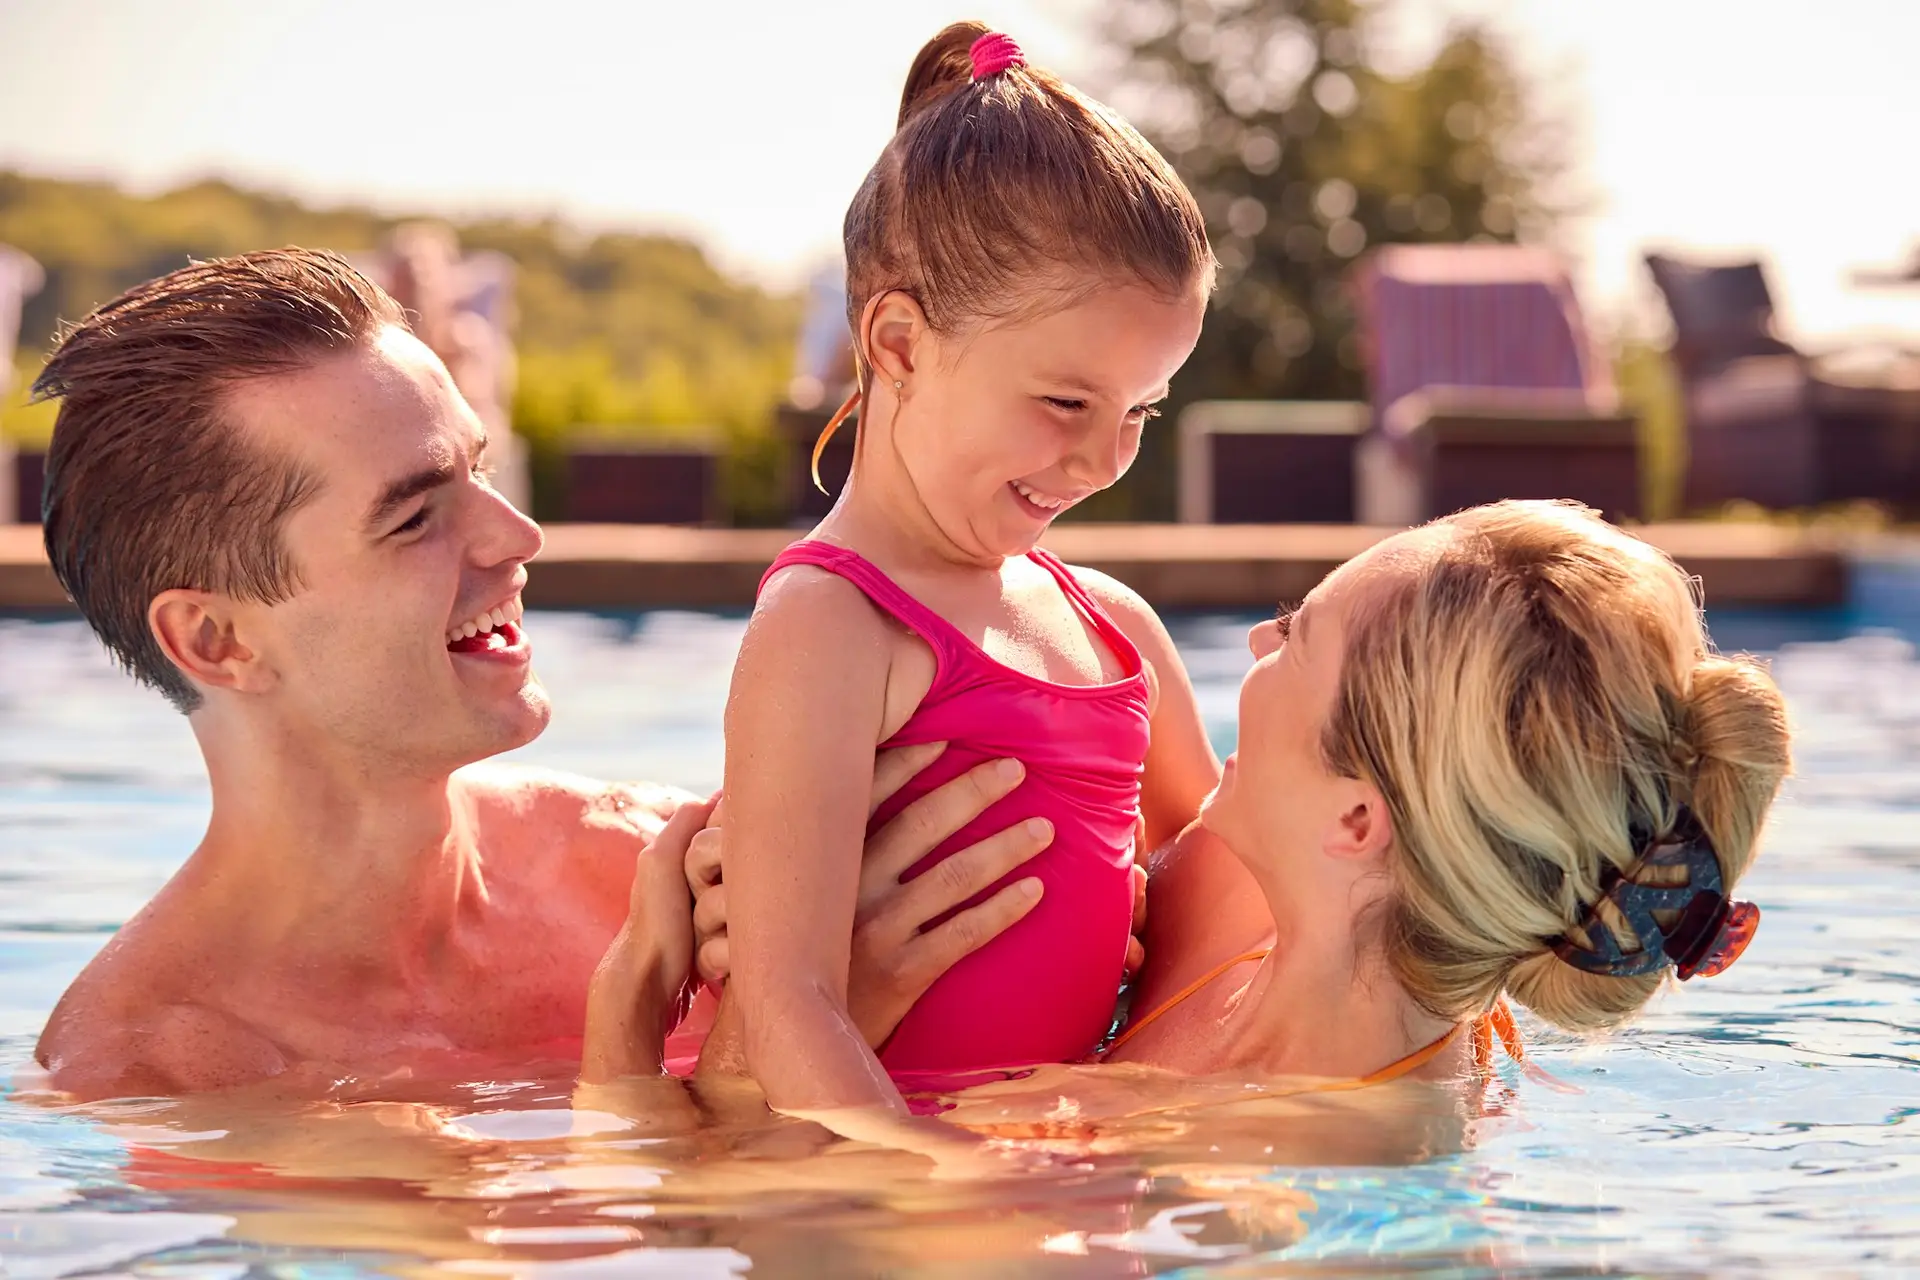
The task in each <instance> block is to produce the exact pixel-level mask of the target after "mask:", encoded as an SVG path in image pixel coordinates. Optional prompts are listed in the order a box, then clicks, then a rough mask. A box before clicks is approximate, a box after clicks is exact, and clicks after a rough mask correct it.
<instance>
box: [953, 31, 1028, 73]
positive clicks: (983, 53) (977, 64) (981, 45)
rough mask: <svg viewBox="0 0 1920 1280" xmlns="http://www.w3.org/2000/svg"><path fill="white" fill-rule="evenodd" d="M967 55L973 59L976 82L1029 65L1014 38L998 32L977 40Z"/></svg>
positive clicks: (988, 33)
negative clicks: (1013, 68) (1008, 69)
mask: <svg viewBox="0 0 1920 1280" xmlns="http://www.w3.org/2000/svg"><path fill="white" fill-rule="evenodd" d="M967 54H968V56H969V57H971V58H972V59H973V78H974V79H975V80H976V81H978V80H985V79H987V78H988V77H990V76H997V75H999V74H1000V73H1001V72H1002V71H1005V70H1006V69H1007V68H1008V67H1024V66H1026V65H1027V55H1026V54H1024V53H1022V52H1020V46H1019V45H1017V44H1015V43H1014V42H1013V37H1012V36H1003V35H1001V34H1000V33H999V32H998V31H989V32H987V34H985V35H983V36H981V37H980V38H979V39H978V40H975V41H974V42H973V47H972V48H970V49H968V50H967Z"/></svg>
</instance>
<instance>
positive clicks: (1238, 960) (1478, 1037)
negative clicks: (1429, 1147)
mask: <svg viewBox="0 0 1920 1280" xmlns="http://www.w3.org/2000/svg"><path fill="white" fill-rule="evenodd" d="M1272 951H1273V948H1272V947H1261V948H1260V949H1259V950H1257V951H1247V952H1242V953H1241V954H1240V955H1237V956H1235V957H1233V959H1231V960H1227V961H1224V962H1222V963H1220V964H1217V965H1215V966H1214V967H1213V968H1211V969H1209V970H1207V971H1206V972H1205V973H1203V974H1201V975H1200V976H1199V977H1198V978H1195V979H1194V980H1193V981H1192V982H1189V983H1188V984H1187V985H1186V986H1184V987H1182V988H1181V989H1180V990H1179V991H1178V992H1176V993H1174V995H1173V997H1172V998H1171V999H1169V1000H1165V1001H1162V1002H1161V1003H1160V1004H1159V1005H1158V1006H1156V1007H1155V1008H1153V1009H1149V1010H1148V1011H1147V1012H1146V1013H1144V1014H1141V1015H1140V1016H1139V1017H1138V1018H1135V1019H1134V1020H1133V1021H1132V1022H1130V1023H1129V1024H1128V1025H1127V1029H1126V1030H1124V1031H1122V1032H1121V1033H1120V1034H1119V1035H1118V1036H1116V1037H1115V1038H1114V1041H1113V1043H1112V1044H1110V1045H1108V1046H1107V1049H1106V1052H1107V1053H1112V1052H1113V1051H1114V1050H1115V1049H1118V1048H1119V1047H1120V1046H1121V1045H1123V1044H1125V1043H1126V1042H1127V1041H1129V1040H1131V1039H1133V1038H1134V1036H1136V1035H1138V1034H1139V1033H1140V1032H1142V1031H1144V1030H1146V1029H1147V1027H1148V1026H1150V1025H1152V1024H1153V1022H1154V1021H1155V1020H1156V1019H1158V1018H1159V1017H1160V1016H1161V1015H1162V1014H1164V1013H1167V1012H1168V1011H1170V1010H1171V1009H1172V1008H1173V1007H1174V1006H1175V1005H1178V1004H1179V1003H1181V1002H1182V1001H1184V1000H1186V999H1188V998H1190V997H1191V996H1192V995H1193V994H1194V993H1195V992H1197V991H1199V990H1200V989H1201V988H1202V987H1204V986H1206V985H1207V984H1208V983H1209V982H1212V981H1213V980H1214V979H1215V978H1218V977H1220V976H1221V975H1222V974H1224V973H1226V972H1227V971H1228V970H1229V969H1232V968H1233V967H1234V966H1236V965H1242V964H1246V963H1247V962H1248V961H1251V960H1265V959H1266V958H1267V956H1269V955H1270V954H1272ZM1467 1028H1471V1030H1472V1035H1473V1065H1474V1068H1475V1069H1476V1070H1478V1071H1481V1072H1485V1071H1488V1070H1490V1069H1492V1067H1493V1042H1494V1041H1495V1040H1496V1039H1497V1040H1499V1042H1500V1047H1501V1048H1503V1049H1505V1050H1506V1051H1507V1056H1508V1057H1509V1058H1512V1059H1513V1060H1514V1061H1515V1062H1517V1063H1519V1064H1520V1065H1521V1066H1523V1067H1531V1066H1532V1064H1531V1063H1529V1062H1528V1061H1527V1050H1526V1046H1525V1045H1524V1044H1522V1043H1521V1041H1520V1028H1519V1027H1517V1026H1515V1025H1514V1021H1513V1010H1512V1009H1511V1008H1510V1007H1508V1005H1507V998H1506V997H1505V996H1502V997H1500V999H1499V1000H1498V1001H1497V1002H1495V1004H1494V1006H1493V1008H1492V1009H1490V1010H1488V1011H1487V1012H1486V1013H1483V1014H1481V1015H1480V1016H1479V1017H1477V1018H1475V1019H1474V1020H1473V1021H1472V1022H1461V1023H1456V1024H1455V1025H1454V1026H1453V1027H1452V1028H1451V1029H1450V1030H1448V1032H1447V1033H1446V1034H1445V1035H1443V1036H1441V1037H1440V1038H1439V1039H1438V1040H1435V1041H1434V1042H1433V1043H1432V1044H1430V1045H1427V1046H1425V1047H1424V1048H1420V1049H1415V1050H1414V1051H1413V1052H1412V1053H1410V1054H1408V1055H1407V1056H1406V1057H1404V1058H1401V1059H1400V1060H1399V1061H1397V1062H1392V1063H1389V1064H1387V1065H1386V1066H1384V1067H1382V1068H1380V1069H1379V1070H1378V1071H1374V1072H1369V1073H1368V1074H1367V1075H1364V1076H1361V1077H1360V1078H1359V1079H1357V1080H1341V1081H1336V1082H1333V1083H1330V1084H1328V1085H1326V1086H1325V1088H1327V1089H1330V1090H1331V1089H1359V1088H1364V1087H1365V1086H1367V1085H1373V1084H1385V1083H1386V1082H1387V1081H1389V1080H1398V1079H1399V1078H1400V1077H1401V1076H1404V1075H1409V1074H1411V1073H1412V1072H1415V1071H1418V1070H1419V1069H1420V1068H1421V1067H1424V1066H1426V1065H1427V1064H1428V1063H1429V1062H1432V1061H1433V1060H1434V1059H1435V1058H1437V1057H1439V1056H1440V1055H1441V1054H1442V1053H1444V1052H1445V1051H1446V1048H1447V1046H1448V1045H1450V1044H1452V1043H1453V1041H1454V1039H1455V1037H1457V1036H1458V1035H1459V1034H1460V1032H1461V1031H1462V1030H1463V1029H1467ZM1103 1056H1104V1055H1103ZM1542 1074H1544V1073H1542Z"/></svg>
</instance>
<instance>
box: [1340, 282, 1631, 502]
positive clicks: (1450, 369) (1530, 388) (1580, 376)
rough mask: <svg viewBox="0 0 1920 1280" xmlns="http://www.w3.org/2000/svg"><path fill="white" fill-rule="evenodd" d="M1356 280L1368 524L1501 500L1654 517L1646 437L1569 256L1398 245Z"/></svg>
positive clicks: (1362, 492)
mask: <svg viewBox="0 0 1920 1280" xmlns="http://www.w3.org/2000/svg"><path fill="white" fill-rule="evenodd" d="M1353 283H1354V292H1355V295H1356V299H1357V302H1358V309H1359V320H1360V332H1361V335H1362V338H1363V341H1364V352H1365V356H1366V360H1367V368H1368V373H1369V378H1370V391H1371V403H1372V409H1373V415H1372V423H1371V429H1370V431H1369V432H1368V434H1367V436H1366V438H1365V439H1364V440H1363V441H1361V443H1360V447H1359V450H1358V453H1357V456H1356V462H1355V470H1356V475H1357V480H1358V489H1359V501H1358V506H1359V517H1360V519H1361V520H1362V521H1363V522H1365V523H1369V524H1396V525H1397V524H1412V523H1417V522H1419V521H1422V520H1429V519H1432V518H1434V517H1436V516H1441V515H1445V514H1447V513H1449V512H1452V511H1457V510H1459V509H1461V508H1463V507H1470V506H1475V505H1477V504H1479V503H1482V502H1492V501H1496V500H1498V499H1501V498H1574V499H1578V500H1579V501H1582V502H1585V503H1587V504H1588V505H1590V506H1593V507H1595V508H1597V509H1599V510H1600V511H1602V512H1604V513H1605V514H1606V515H1607V516H1608V517H1609V518H1610V519H1621V518H1627V517H1634V516H1638V515H1639V514H1640V510H1641V484H1640V458H1639V439H1638V427H1637V425H1636V423H1635V421H1634V419H1633V417H1632V416H1631V415H1630V414H1627V413H1624V412H1622V411H1621V409H1620V404H1619V397H1618V395H1617V393H1616V391H1615V388H1614V384H1613V378H1612V375H1611V372H1610V371H1609V369H1608V367H1607V365H1606V363H1605V361H1604V360H1601V359H1599V358H1597V357H1596V356H1595V354H1594V353H1593V351H1592V350H1591V348H1590V345H1589V342H1588V336H1587V332H1586V328H1585V325H1584V324H1583V323H1582V321H1581V317H1580V309H1579V305H1578V303H1577V301H1576V300H1575V297H1574V293H1573V286H1572V282H1571V280H1570V279H1569V278H1568V275H1567V270H1566V266H1565V264H1564V263H1563V262H1562V261H1561V259H1560V258H1559V257H1558V255H1556V254H1553V253H1551V252H1548V251H1546V250H1543V249H1534V248H1527V247H1523V246H1519V245H1497V244H1487V245H1475V244H1468V245H1389V246H1386V247H1384V248H1382V249H1379V250H1376V251H1375V252H1374V253H1372V254H1371V255H1369V256H1368V257H1367V258H1366V259H1365V260H1364V261H1363V262H1362V264H1361V266H1360V267H1359V268H1358V270H1357V271H1356V273H1355V277H1354V282H1353Z"/></svg>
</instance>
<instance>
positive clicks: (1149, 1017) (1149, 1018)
mask: <svg viewBox="0 0 1920 1280" xmlns="http://www.w3.org/2000/svg"><path fill="white" fill-rule="evenodd" d="M1272 950H1273V948H1272V947H1261V948H1260V949H1259V950H1258V951H1247V952H1243V953H1242V954H1240V955H1237V956H1235V957H1234V958H1233V959H1231V960H1228V961H1226V962H1225V963H1224V964H1218V965H1215V966H1214V967H1213V968H1211V969H1209V970H1207V971H1206V972H1205V973H1203V974H1201V975H1200V976H1199V977H1198V978H1195V979H1194V980H1193V981H1192V982H1189V983H1188V984H1187V985H1186V986H1184V987H1182V988H1180V990H1179V991H1178V992H1176V993H1175V994H1174V997H1173V998H1172V999H1171V1000H1167V1001H1164V1002H1162V1003H1161V1004H1160V1006H1159V1007H1158V1008H1155V1009H1149V1010H1148V1011H1147V1012H1146V1013H1143V1014H1141V1015H1140V1016H1139V1017H1137V1018H1135V1019H1134V1020H1133V1021H1132V1022H1131V1023H1130V1024H1128V1026H1127V1029H1126V1030H1125V1031H1122V1032H1121V1033H1120V1034H1119V1035H1118V1036H1116V1037H1115V1038H1114V1041H1113V1043H1112V1044H1110V1045H1108V1046H1107V1048H1106V1052H1107V1053H1112V1052H1113V1051H1114V1050H1115V1049H1118V1048H1119V1047H1120V1046H1121V1045H1123V1044H1125V1043H1126V1042H1127V1041H1129V1040H1131V1039H1133V1038H1134V1037H1135V1036H1137V1035H1139V1034H1140V1033H1141V1032H1142V1031H1145V1030H1146V1029H1147V1028H1148V1027H1149V1026H1151V1025H1153V1022H1154V1020H1155V1019H1157V1018H1158V1017H1159V1016H1160V1015H1161V1014H1163V1013H1166V1012H1167V1011H1168V1010H1170V1009H1172V1008H1173V1007H1174V1006H1175V1005H1177V1004H1179V1003H1180V1002H1181V1001H1183V1000H1185V999H1187V998H1188V997H1189V996H1191V995H1192V994H1193V993H1194V992H1196V991H1198V990H1200V988H1202V987H1204V986H1206V985H1207V984H1208V983H1209V982H1212V981H1213V980H1214V979H1215V978H1217V977H1219V976H1220V975H1221V974H1223V973H1225V972H1226V971H1227V970H1229V969H1231V968H1233V967H1234V966H1235V965H1241V964H1246V963H1247V962H1248V961H1249V960H1265V959H1266V958H1267V955H1268V954H1269V953H1270V952H1271V951H1272ZM1102 1056H1105V1055H1104V1054H1103V1055H1102Z"/></svg>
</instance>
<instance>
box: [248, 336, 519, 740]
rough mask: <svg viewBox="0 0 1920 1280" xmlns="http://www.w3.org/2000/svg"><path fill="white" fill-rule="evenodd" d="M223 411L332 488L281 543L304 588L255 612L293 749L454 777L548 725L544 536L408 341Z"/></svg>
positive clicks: (305, 374)
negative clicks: (530, 639) (524, 622)
mask: <svg viewBox="0 0 1920 1280" xmlns="http://www.w3.org/2000/svg"><path fill="white" fill-rule="evenodd" d="M227 407H228V410H229V412H230V413H231V414H232V415H233V416H234V418H235V419H236V420H237V421H238V423H239V424H240V426H241V428H242V429H243V430H244V431H246V432H248V433H250V434H251V435H252V436H253V438H255V439H257V440H258V441H259V442H260V443H261V444H262V445H263V446H265V447H266V448H269V449H272V450H275V451H277V452H279V453H281V454H283V455H286V456H291V457H294V458H297V459H298V460H299V461H300V462H301V464H302V465H304V466H305V467H307V468H308V469H310V470H311V471H312V472H313V473H314V474H316V475H317V476H319V477H320V479H321V488H320V491H319V494H318V496H316V497H315V498H313V499H312V500H311V501H309V502H308V503H306V504H305V505H304V506H302V507H301V508H300V509H299V510H298V511H296V512H294V513H293V514H292V515H291V516H289V517H288V518H287V520H286V522H285V524H284V525H283V527H282V536H283V538H284V539H285V545H286V548H287V551H288V553H289V554H290V556H291V558H292V561H293V564H294V565H295V567H296V570H297V572H298V574H299V577H300V580H301V584H302V585H301V588H300V590H298V591H297V592H296V593H295V594H294V595H293V597H292V598H291V599H289V600H286V601H284V602H282V603H280V604H276V605H272V606H254V607H249V608H247V609H246V610H245V613H244V615H243V617H244V623H245V638H246V639H247V642H248V643H249V645H250V647H252V648H253V649H254V650H255V652H256V654H257V655H258V657H259V658H260V660H261V661H262V662H263V663H264V664H265V665H266V668H267V669H268V670H270V671H271V672H272V674H273V676H274V679H273V680H272V681H271V683H270V686H269V689H268V692H267V694H266V696H267V697H268V698H269V699H270V700H271V701H270V704H268V705H270V707H271V709H272V711H273V713H274V718H275V720H276V722H277V724H276V727H277V730H278V731H279V732H281V733H285V734H289V735H297V736H298V740H297V741H291V742H288V743H287V744H285V745H286V746H287V748H288V749H289V750H292V751H296V752H305V753H306V754H308V755H309V756H312V757H315V758H318V759H324V758H327V757H329V756H336V755H337V756H338V757H339V758H340V762H341V763H342V764H343V765H345V766H346V767H348V768H351V767H354V766H355V765H356V764H357V763H363V764H364V766H365V767H366V768H367V769H369V770H377V771H378V773H379V774H380V775H381V776H387V777H392V776H396V775H406V774H415V773H422V774H428V775H431V774H436V773H444V772H446V771H449V770H451V769H454V768H458V767H459V766H461V765H463V764H469V763H472V762H473V761H475V760H481V759H485V758H486V757H488V756H491V755H494V754H496V753H498V752H501V751H505V750H508V749H510V748H513V747H517V746H520V745H522V744H524V743H527V742H530V741H532V740H533V739H534V738H535V737H537V736H538V735H539V733H540V731H541V730H542V729H543V728H545V727H546V723H547V719H548V716H549V715H550V707H549V705H548V701H547V695H546V691H545V690H543V689H542V688H541V687H540V685H539V683H538V682H537V681H536V680H535V679H534V678H533V672H532V668H531V665H530V663H531V657H532V652H531V648H530V646H529V645H528V643H527V640H526V637H525V636H524V634H522V632H521V630H520V626H519V618H520V609H521V606H520V589H521V587H522V586H523V585H524V584H525V582H526V577H527V574H526V569H525V567H524V565H525V562H526V561H527V560H529V559H531V558H532V557H533V556H534V555H535V554H536V553H537V552H538V551H539V550H540V545H541V536H540V527H539V526H538V525H536V524H534V522H533V521H531V520H529V519H528V518H527V517H525V516H523V515H521V514H520V513H519V512H518V511H516V510H514V509H513V507H512V506H510V505H509V504H508V503H507V501H506V499H504V498H502V497H501V496H500V495H499V494H497V493H495V492H494V491H493V489H492V487H491V486H489V485H488V483H487V481H486V473H485V465H486V464H485V459H484V456H483V450H484V448H485V445H486V434H485V430H484V428H483V427H482V426H481V424H480V420H479V419H478V418H477V417H475V416H474V413H473V411H472V410H471V409H470V408H468V407H467V404H466V402H465V401H464V400H462V399H461V398H460V395H459V393H458V392H456V391H455V390H454V388H453V382H452V379H450V378H449V377H448V376H447V371H446V369H445V368H444V367H443V366H442V365H441V363H440V361H439V359H438V358H436V357H435V356H434V354H433V353H432V352H431V351H429V350H428V349H427V348H426V347H425V346H424V345H422V344H421V343H420V342H419V341H417V340H416V339H415V338H414V337H413V336H412V335H411V334H409V333H407V332H406V331H405V330H403V329H400V328H397V327H390V328H387V329H385V330H383V331H382V332H381V333H380V335H379V336H378V337H377V338H376V339H375V340H374V341H372V342H371V343H367V344H364V345H361V346H358V347H356V348H355V349H353V350H352V351H348V352H343V353H341V354H339V355H337V356H334V357H332V358H329V359H327V360H325V361H323V362H322V363H320V364H317V365H315V366H313V367H311V368H308V369H304V370H301V371H299V372H296V373H289V374H285V375H281V376H276V377H272V378H265V379H260V380H257V381H254V382H249V383H245V384H242V385H241V386H239V387H237V388H236V389H235V390H234V391H233V392H232V393H231V394H230V397H229V400H228V404H227Z"/></svg>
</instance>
